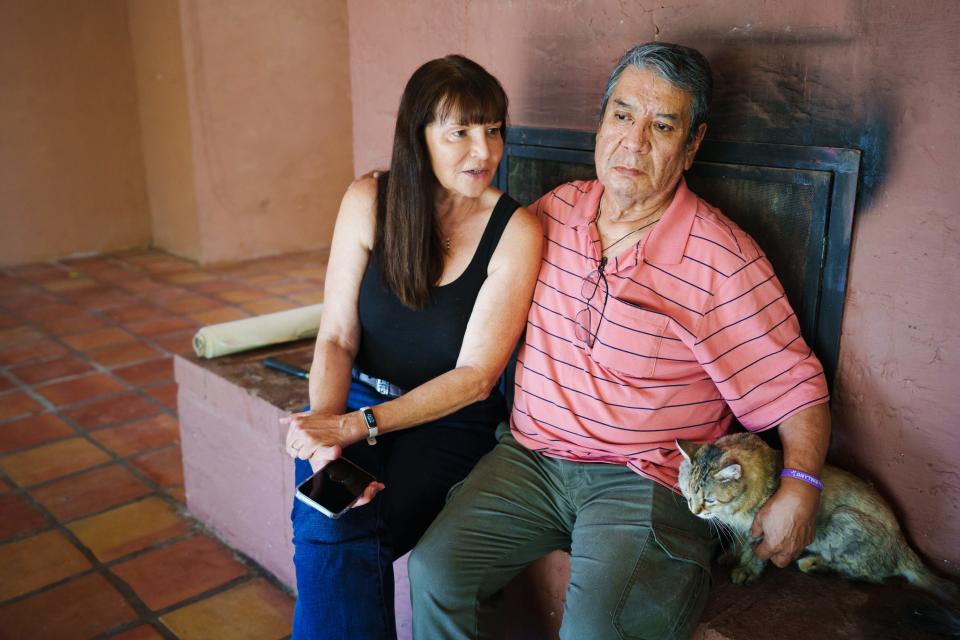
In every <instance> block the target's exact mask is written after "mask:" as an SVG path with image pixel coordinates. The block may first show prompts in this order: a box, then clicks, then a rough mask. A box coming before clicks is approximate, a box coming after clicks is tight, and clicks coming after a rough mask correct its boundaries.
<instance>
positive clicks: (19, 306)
mask: <svg viewBox="0 0 960 640" xmlns="http://www.w3.org/2000/svg"><path fill="white" fill-rule="evenodd" d="M54 302H57V298H56V297H54V296H53V295H52V294H50V293H47V292H46V291H42V292H36V291H30V292H27V293H21V294H18V295H13V296H7V297H5V298H3V299H0V307H3V308H5V309H10V310H11V311H18V312H19V311H22V310H23V309H29V308H30V307H39V306H42V305H45V304H53V303H54Z"/></svg>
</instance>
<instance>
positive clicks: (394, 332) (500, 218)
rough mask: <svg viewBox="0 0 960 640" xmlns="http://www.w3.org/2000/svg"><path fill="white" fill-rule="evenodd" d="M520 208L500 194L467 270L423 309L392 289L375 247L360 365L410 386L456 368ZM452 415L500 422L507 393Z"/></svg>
mask: <svg viewBox="0 0 960 640" xmlns="http://www.w3.org/2000/svg"><path fill="white" fill-rule="evenodd" d="M378 197H379V194H378ZM519 207H520V205H519V204H518V203H517V202H516V201H515V200H513V198H511V197H510V196H508V195H506V194H504V195H502V196H500V200H499V201H498V202H497V204H496V206H495V207H494V208H493V212H492V213H491V214H490V220H489V221H488V222H487V226H486V228H485V229H484V231H483V235H482V236H481V238H480V244H479V245H478V246H477V250H476V252H475V253H474V254H473V258H472V259H471V260H470V264H469V265H467V268H466V270H465V271H464V272H463V273H462V274H461V275H460V277H459V278H457V279H456V280H454V281H453V282H450V283H449V284H445V285H443V286H438V287H434V288H433V291H432V299H431V302H430V304H429V305H428V306H426V307H425V308H423V309H410V308H409V307H406V306H404V305H403V304H402V303H401V302H400V300H399V298H397V297H396V296H395V295H394V294H393V292H391V291H390V290H389V289H387V287H386V285H385V284H384V283H383V277H382V274H383V269H382V260H381V258H380V256H379V255H378V253H379V252H377V251H374V252H373V253H372V254H371V256H370V261H369V262H368V264H367V270H366V272H365V273H364V274H363V281H362V283H361V284H360V299H359V315H360V327H361V338H360V350H359V352H358V353H357V357H356V361H355V366H356V367H357V368H358V369H360V370H361V371H363V372H364V373H366V374H368V375H371V376H374V377H376V378H382V379H384V380H387V381H389V382H392V383H393V384H395V385H397V386H398V387H400V388H402V389H407V390H409V389H413V388H414V387H417V386H419V385H421V384H423V383H424V382H427V381H428V380H430V379H432V378H435V377H437V376H439V375H440V374H443V373H446V372H447V371H450V370H452V369H453V368H455V367H456V365H457V356H458V355H459V354H460V347H461V345H462V344H463V334H464V332H465V331H466V329H467V322H468V321H469V320H470V314H471V313H472V311H473V304H474V302H476V299H477V295H478V294H479V292H480V287H481V286H483V283H484V281H485V280H486V278H487V267H488V265H489V263H490V257H491V256H492V255H493V252H494V251H495V250H496V248H497V244H498V243H499V242H500V236H502V235H503V230H504V229H505V228H506V226H507V223H508V222H509V221H510V218H511V217H512V216H513V213H514V211H516V210H517V208H519ZM451 417H452V418H455V419H458V420H463V421H466V422H482V423H486V424H492V425H495V424H496V423H497V422H498V421H500V420H502V419H505V417H506V405H505V402H504V399H503V395H502V394H501V393H500V390H499V389H494V390H493V391H492V392H491V394H490V396H489V397H488V398H487V399H486V400H482V401H480V402H476V403H474V404H472V405H470V406H467V407H464V408H463V409H461V410H460V411H458V412H456V413H455V414H454V415H453V416H451Z"/></svg>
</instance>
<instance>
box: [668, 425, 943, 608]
mask: <svg viewBox="0 0 960 640" xmlns="http://www.w3.org/2000/svg"><path fill="white" fill-rule="evenodd" d="M677 446H678V447H679V448H680V453H681V454H683V458H684V460H683V462H682V463H681V465H680V479H679V487H680V490H681V491H682V492H683V495H684V497H685V498H686V499H687V505H688V506H689V507H690V511H692V512H693V513H694V515H696V516H699V517H701V518H704V519H707V520H714V519H715V520H716V521H718V522H720V523H722V525H725V528H726V529H727V530H729V531H730V532H731V533H732V534H733V537H734V538H736V542H737V543H739V544H738V547H739V548H738V549H734V558H735V559H736V558H738V559H739V563H738V564H737V565H736V566H735V567H734V569H733V571H732V573H731V575H730V578H731V580H732V581H733V582H735V583H737V584H747V583H749V582H752V581H753V580H755V579H756V578H757V576H759V575H760V573H761V572H762V571H763V568H764V565H765V564H766V562H765V561H763V560H760V559H759V558H758V557H757V556H756V555H755V554H754V553H753V547H752V546H751V544H750V543H752V542H756V541H755V540H751V539H750V527H751V525H752V524H753V518H754V516H755V515H756V514H757V511H758V510H759V509H760V507H761V506H762V505H763V503H764V502H766V501H767V499H768V498H769V497H770V496H772V495H773V493H774V492H775V491H776V490H777V487H778V486H779V476H780V471H781V469H783V456H782V454H781V452H780V451H777V450H775V449H772V448H771V447H769V446H767V444H766V443H765V442H764V441H763V440H761V439H760V438H759V437H758V436H756V435H754V434H752V433H737V434H732V435H727V436H724V437H722V438H720V439H719V440H717V441H716V442H714V443H713V444H705V445H701V444H695V443H692V442H686V441H683V440H678V441H677ZM822 480H823V494H822V495H821V498H820V509H819V511H818V512H817V533H816V537H815V538H814V540H813V542H812V543H810V545H809V546H808V547H807V548H806V550H805V555H803V556H801V557H800V559H798V560H797V565H798V566H799V568H800V570H801V571H803V572H804V573H811V572H818V571H836V572H838V573H840V574H843V575H844V576H846V577H848V578H852V579H855V580H864V581H867V582H882V581H883V580H884V579H885V578H888V577H891V576H903V577H904V578H906V579H907V580H909V581H910V582H912V583H913V584H915V585H916V586H918V587H920V588H921V589H925V590H926V591H929V592H931V593H933V594H934V595H936V596H937V597H939V598H941V599H942V600H944V601H947V602H950V603H952V604H954V605H956V604H957V603H958V589H957V586H956V585H954V584H953V583H952V582H950V581H948V580H944V579H942V578H939V577H937V576H936V575H935V574H934V573H933V572H931V571H930V570H929V569H927V568H926V567H925V566H924V565H923V563H922V562H921V561H920V558H918V557H917V554H916V553H914V552H913V550H912V549H911V548H910V547H909V546H908V545H907V542H906V540H905V539H904V537H903V533H902V532H901V531H900V527H899V526H898V525H897V520H896V518H895V517H894V515H893V512H892V511H891V510H890V507H889V506H887V504H886V503H885V502H884V501H883V499H882V498H881V497H880V496H879V495H878V494H877V492H876V491H874V490H873V488H871V487H870V486H869V485H868V484H867V483H866V482H864V481H862V480H860V479H859V478H857V477H855V476H853V475H851V474H849V473H847V472H845V471H841V470H840V469H837V468H835V467H831V466H829V465H827V466H825V467H824V469H823V477H822Z"/></svg>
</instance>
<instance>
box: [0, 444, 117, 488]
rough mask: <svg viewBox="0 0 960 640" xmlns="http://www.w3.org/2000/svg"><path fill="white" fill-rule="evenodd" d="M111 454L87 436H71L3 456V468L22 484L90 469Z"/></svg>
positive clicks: (104, 460)
mask: <svg viewBox="0 0 960 640" xmlns="http://www.w3.org/2000/svg"><path fill="white" fill-rule="evenodd" d="M109 459H110V457H109V456H108V455H107V454H106V453H104V452H103V451H101V450H100V449H98V448H97V447H96V446H94V445H93V444H92V443H90V442H89V441H87V440H86V439H84V438H69V439H67V440H61V441H59V442H53V443H51V444H45V445H43V446H40V447H34V448H33V449H27V450H26V451H21V452H19V453H10V454H7V455H5V456H3V457H0V469H3V471H4V473H6V474H7V475H8V476H9V477H10V479H11V480H13V481H14V482H16V483H17V484H18V485H20V486H21V487H26V486H30V485H34V484H38V483H40V482H44V481H46V480H52V479H54V478H56V477H58V476H62V475H66V474H68V473H73V472H74V471H80V470H82V469H87V468H89V467H92V466H94V465H98V464H101V463H103V462H106V461H107V460H109Z"/></svg>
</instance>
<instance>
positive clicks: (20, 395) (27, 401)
mask: <svg viewBox="0 0 960 640" xmlns="http://www.w3.org/2000/svg"><path fill="white" fill-rule="evenodd" d="M41 411H43V407H42V406H41V405H40V403H38V402H37V401H36V400H34V399H33V398H31V397H30V396H29V394H27V393H26V392H25V391H6V392H4V393H2V394H0V422H3V421H4V420H10V419H11V418H16V417H18V416H25V415H30V414H31V413H40V412H41Z"/></svg>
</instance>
